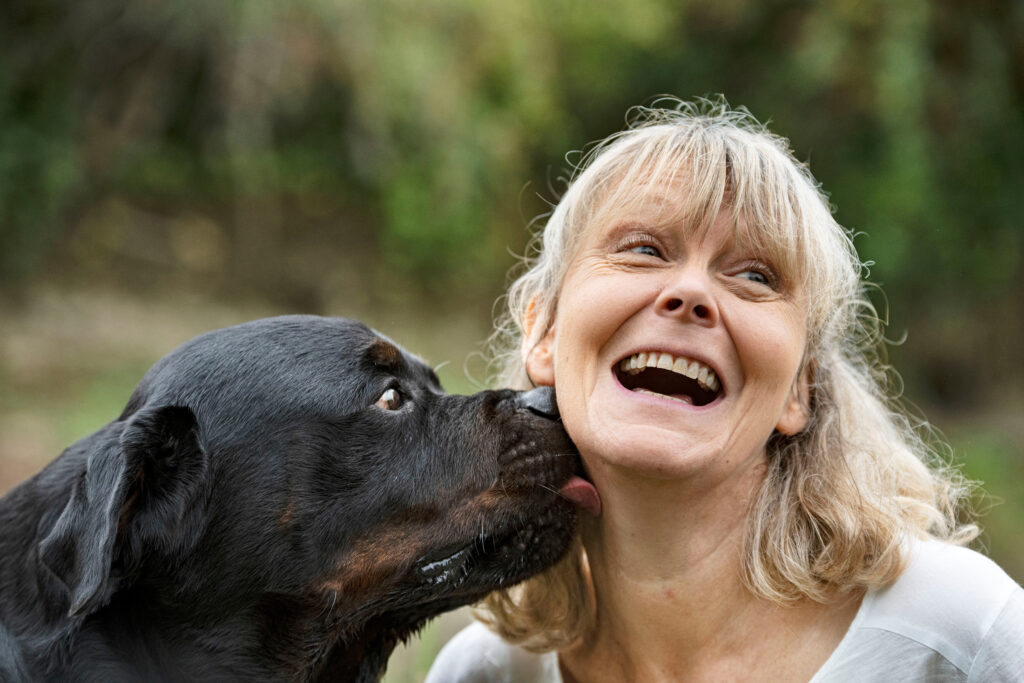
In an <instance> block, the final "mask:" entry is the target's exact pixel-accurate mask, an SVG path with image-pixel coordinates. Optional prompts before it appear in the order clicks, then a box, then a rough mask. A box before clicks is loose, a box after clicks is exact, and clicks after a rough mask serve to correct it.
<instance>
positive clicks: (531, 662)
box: [424, 623, 561, 683]
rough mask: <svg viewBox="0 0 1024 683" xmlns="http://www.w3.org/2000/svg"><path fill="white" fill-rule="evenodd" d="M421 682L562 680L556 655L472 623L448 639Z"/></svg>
mask: <svg viewBox="0 0 1024 683" xmlns="http://www.w3.org/2000/svg"><path fill="white" fill-rule="evenodd" d="M424 683H561V675H560V674H559V671H558V655H556V654H555V653H553V652H548V653H546V654H540V655H538V654H534V653H532V652H527V651H526V650H524V649H522V648H521V647H518V646H516V645H512V644H510V643H506V642H505V641H504V640H502V639H501V637H500V636H498V635H497V634H495V633H492V632H491V631H490V630H488V629H487V627H486V626H484V625H483V624H480V623H473V624H470V625H469V626H467V627H466V628H464V629H462V630H461V631H459V632H458V633H457V634H456V635H455V637H454V638H452V639H451V640H449V641H448V644H447V645H445V646H444V647H443V648H442V649H441V652H439V653H438V655H437V658H436V659H434V663H433V665H431V667H430V671H429V672H428V673H427V678H426V680H425V681H424Z"/></svg>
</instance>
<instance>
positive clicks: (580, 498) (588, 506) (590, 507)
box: [559, 475, 601, 517]
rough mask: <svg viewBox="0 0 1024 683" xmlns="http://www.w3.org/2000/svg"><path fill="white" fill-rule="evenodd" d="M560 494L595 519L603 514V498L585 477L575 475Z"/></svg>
mask: <svg viewBox="0 0 1024 683" xmlns="http://www.w3.org/2000/svg"><path fill="white" fill-rule="evenodd" d="M559 493H560V494H562V496H563V497H565V498H568V499H569V500H571V501H572V502H574V503H576V505H578V506H579V507H581V508H583V509H584V510H586V511H587V512H589V513H590V514H592V515H594V516H595V517H597V516H598V515H600V514H601V496H600V495H598V493H597V489H595V488H594V485H593V484H591V483H590V482H589V481H587V480H586V479H584V478H583V477H577V476H576V475H573V477H572V479H570V480H569V481H568V482H566V484H565V486H563V487H562V488H561V489H560V490H559Z"/></svg>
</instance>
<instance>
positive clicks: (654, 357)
mask: <svg viewBox="0 0 1024 683" xmlns="http://www.w3.org/2000/svg"><path fill="white" fill-rule="evenodd" d="M619 367H620V368H621V369H622V370H623V371H624V372H628V373H629V374H631V375H635V374H637V373H639V372H641V371H643V370H644V368H661V369H662V370H671V371H672V372H675V373H677V374H680V375H685V376H686V377H689V378H690V379H695V380H697V384H699V385H700V386H702V387H703V388H704V389H707V390H708V391H718V377H717V376H716V375H715V371H714V370H712V369H711V368H709V367H708V366H706V365H704V364H703V363H701V362H700V361H696V360H692V359H690V358H683V357H682V356H673V355H672V354H670V353H658V352H650V353H647V352H645V353H634V354H633V355H632V356H629V357H628V358H623V359H622V362H621V363H619Z"/></svg>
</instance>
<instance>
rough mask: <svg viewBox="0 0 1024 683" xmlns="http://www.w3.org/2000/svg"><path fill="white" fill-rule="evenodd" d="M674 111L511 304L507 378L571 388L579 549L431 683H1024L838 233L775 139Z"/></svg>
mask: <svg viewBox="0 0 1024 683" xmlns="http://www.w3.org/2000/svg"><path fill="white" fill-rule="evenodd" d="M673 104H674V105H675V106H674V107H673V108H672V109H650V110H647V109H644V110H639V115H638V117H637V118H636V120H635V121H633V123H632V124H631V126H630V127H629V129H627V130H626V131H624V132H622V133H619V134H616V135H613V136H612V137H610V138H609V139H608V140H606V141H604V142H603V143H601V144H600V145H599V146H597V147H596V148H595V149H594V150H592V151H591V152H590V153H589V154H588V155H587V157H586V159H585V162H584V164H582V166H581V169H580V170H579V172H578V173H577V175H576V177H575V178H574V179H573V181H572V182H571V184H570V185H569V187H568V189H567V191H566V193H565V196H564V197H563V198H562V200H561V201H560V202H559V204H558V205H557V207H556V208H555V210H554V212H553V213H552V215H551V217H550V219H549V221H548V223H547V225H546V226H545V228H544V232H543V242H542V244H541V246H540V248H539V249H538V250H537V253H536V255H535V256H534V257H533V258H532V259H531V261H530V264H529V265H530V268H529V270H528V271H527V272H526V273H525V274H524V275H523V276H522V277H520V278H519V280H518V281H516V282H515V283H514V284H513V286H512V288H511V290H510V292H509V297H508V301H509V309H510V314H509V318H508V321H507V322H508V324H507V326H506V328H505V329H506V330H507V335H506V337H507V340H508V341H509V342H510V343H508V344H507V348H510V349H511V353H509V354H506V356H504V364H505V372H504V376H503V379H504V380H505V381H506V382H507V383H508V384H510V385H513V386H520V387H527V386H529V385H530V384H531V383H533V384H540V385H553V386H555V387H556V390H557V395H558V405H559V409H560V411H561V413H562V417H563V421H564V423H565V427H566V429H567V430H568V432H569V434H570V436H571V437H572V438H573V440H574V441H575V443H576V444H577V445H578V447H579V449H580V453H581V454H582V456H583V461H584V464H585V467H586V469H587V473H588V475H589V479H590V481H591V482H592V483H593V486H594V487H595V489H596V491H592V490H584V491H575V492H574V493H573V498H574V499H577V500H578V502H580V503H581V507H583V508H585V509H587V510H588V511H589V512H590V514H583V515H581V517H582V518H583V519H582V522H581V525H580V540H581V544H580V547H578V548H577V549H575V550H573V551H572V552H571V553H570V556H569V557H568V558H567V559H566V560H565V561H563V562H562V563H561V564H560V565H558V566H557V567H555V568H554V569H553V570H551V571H549V572H547V573H546V574H545V575H543V576H540V577H538V578H536V579H534V580H532V581H530V582H527V583H526V584H524V585H522V586H520V587H517V588H516V589H513V590H511V591H508V592H506V593H503V594H498V595H495V596H492V598H490V599H489V601H488V607H489V610H490V616H489V617H485V619H486V620H487V621H488V622H489V624H490V625H491V627H492V628H493V629H494V631H496V632H497V634H500V636H503V637H504V640H503V639H502V638H501V637H499V635H495V634H494V633H492V632H491V631H488V630H487V629H485V628H484V627H483V626H481V625H479V624H475V625H473V626H471V627H469V628H468V629H466V630H465V631H463V632H462V633H461V634H460V635H458V636H457V637H456V638H455V639H454V640H453V641H452V642H451V643H449V645H448V646H447V647H446V648H445V650H444V651H443V652H442V653H441V654H440V655H439V657H438V660H437V661H436V662H435V665H434V667H433V669H432V671H431V674H430V676H429V677H428V681H437V682H440V681H562V680H564V681H586V682H588V683H589V682H600V681H665V680H687V681H690V680H709V681H721V680H765V681H807V680H814V681H850V680H856V681H874V680H879V681H881V680H886V681H893V680H900V681H905V680H924V679H928V680H1018V679H1021V680H1024V664H1022V662H1024V656H1022V655H1021V654H1020V653H1021V652H1024V592H1022V590H1021V588H1020V587H1019V586H1017V585H1016V584H1015V583H1014V582H1013V580H1012V579H1010V578H1009V577H1008V576H1007V575H1006V574H1005V573H1004V572H1002V570H1000V569H999V568H998V567H997V566H995V565H994V564H993V563H992V562H990V561H989V560H987V559H985V558H984V557H982V556H981V555H978V554H976V553H974V552H972V551H970V550H967V549H964V548H962V547H959V546H960V545H962V544H963V543H966V542H967V541H969V540H970V539H971V538H973V537H974V536H975V535H976V533H977V530H976V528H975V527H974V526H973V525H969V524H963V523H961V522H960V521H959V520H960V518H961V513H960V510H959V505H960V503H961V500H962V499H963V498H964V497H965V495H966V493H967V488H966V486H965V483H964V482H963V481H962V480H961V479H960V478H959V476H958V475H957V474H956V473H955V472H954V471H951V470H949V469H947V468H945V467H944V466H943V465H942V464H941V462H939V459H938V458H937V457H935V456H934V453H933V452H932V451H931V450H930V449H929V448H928V446H927V445H926V444H925V443H924V442H923V441H922V440H921V439H920V438H919V437H918V436H917V435H916V432H915V430H914V429H913V427H912V426H911V425H910V424H909V422H908V421H907V419H906V418H904V417H903V416H902V415H901V414H900V413H899V412H897V411H896V410H894V408H893V407H892V406H891V405H890V402H889V398H888V396H887V394H886V390H887V388H888V383H887V376H886V371H885V368H884V366H883V365H882V364H881V363H880V361H879V360H878V358H877V357H876V356H875V355H874V350H875V349H876V347H877V345H878V342H879V340H880V338H881V337H880V331H879V327H880V325H879V322H878V320H877V318H876V317H875V315H874V311H873V309H872V308H871V305H870V303H869V302H868V300H867V298H866V297H865V295H864V293H863V287H862V283H861V280H860V274H861V270H862V265H861V263H860V261H859V260H858V258H857V256H856V252H855V251H854V248H853V245H852V243H851V240H850V237H849V235H848V233H847V232H845V231H844V230H843V229H842V228H841V227H840V226H839V225H838V224H837V223H836V222H835V221H834V220H833V218H832V215H831V212H830V210H829V206H828V203H827V201H826V199H825V197H824V195H823V194H822V193H821V191H820V190H819V189H818V187H817V184H816V182H815V181H814V179H813V178H812V177H811V175H810V173H809V172H808V171H807V169H806V168H805V167H804V166H803V165H801V164H800V163H798V162H797V161H796V160H795V159H794V157H793V156H792V153H791V152H790V151H789V149H788V144H787V142H786V141H785V140H783V139H781V138H778V137H776V136H774V135H772V134H770V133H769V132H768V131H767V130H765V129H764V128H763V127H761V126H760V125H758V124H757V123H756V121H754V120H753V119H752V117H750V116H749V115H748V114H747V113H745V112H743V111H731V110H729V109H728V107H727V106H726V105H724V104H722V103H712V102H698V103H696V104H688V103H682V102H674V103H673ZM598 494H599V497H598Z"/></svg>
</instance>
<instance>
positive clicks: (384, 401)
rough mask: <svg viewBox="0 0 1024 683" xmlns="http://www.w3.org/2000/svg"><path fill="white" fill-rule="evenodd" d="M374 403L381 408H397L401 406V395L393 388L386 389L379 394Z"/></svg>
mask: <svg viewBox="0 0 1024 683" xmlns="http://www.w3.org/2000/svg"><path fill="white" fill-rule="evenodd" d="M374 405H376V406H377V407H378V408H382V409H383V410H398V409H399V408H400V407H401V406H402V395H401V394H400V393H398V391H396V390H395V389H388V390H387V391H385V392H384V393H383V394H381V395H380V398H378V399H377V403H375V404H374Z"/></svg>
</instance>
